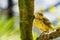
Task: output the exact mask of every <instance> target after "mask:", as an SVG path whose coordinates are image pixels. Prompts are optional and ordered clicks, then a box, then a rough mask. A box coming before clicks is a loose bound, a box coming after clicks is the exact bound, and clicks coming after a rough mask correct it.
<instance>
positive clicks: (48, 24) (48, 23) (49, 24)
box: [43, 17, 51, 27]
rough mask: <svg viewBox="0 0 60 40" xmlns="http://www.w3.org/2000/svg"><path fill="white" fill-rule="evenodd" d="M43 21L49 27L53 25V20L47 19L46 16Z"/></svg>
mask: <svg viewBox="0 0 60 40" xmlns="http://www.w3.org/2000/svg"><path fill="white" fill-rule="evenodd" d="M43 22H44V24H45V25H47V26H48V27H50V26H51V22H50V21H49V19H47V18H46V17H44V18H43Z"/></svg>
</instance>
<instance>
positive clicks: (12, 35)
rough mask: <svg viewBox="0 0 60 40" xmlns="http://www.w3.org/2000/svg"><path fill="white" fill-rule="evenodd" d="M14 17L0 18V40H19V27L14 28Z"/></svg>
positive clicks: (5, 16)
mask: <svg viewBox="0 0 60 40" xmlns="http://www.w3.org/2000/svg"><path fill="white" fill-rule="evenodd" d="M14 23H15V16H14V17H12V18H10V19H7V15H1V16H0V40H20V30H19V27H18V26H17V27H14Z"/></svg>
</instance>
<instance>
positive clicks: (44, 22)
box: [33, 10, 54, 33]
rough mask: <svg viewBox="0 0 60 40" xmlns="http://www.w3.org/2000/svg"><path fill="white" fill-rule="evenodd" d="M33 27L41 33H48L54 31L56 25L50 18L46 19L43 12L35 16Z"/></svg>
mask: <svg viewBox="0 0 60 40" xmlns="http://www.w3.org/2000/svg"><path fill="white" fill-rule="evenodd" d="M34 16H35V18H34V20H33V25H34V26H36V28H38V29H39V30H40V31H41V32H45V33H48V32H49V31H50V30H52V31H53V30H54V25H52V23H51V22H50V21H49V19H48V18H46V17H44V15H43V10H41V11H40V12H37V13H35V14H34Z"/></svg>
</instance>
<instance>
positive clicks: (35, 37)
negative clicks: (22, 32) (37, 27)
mask: <svg viewBox="0 0 60 40" xmlns="http://www.w3.org/2000/svg"><path fill="white" fill-rule="evenodd" d="M33 37H34V40H36V39H37V38H38V33H37V32H35V33H34V36H33Z"/></svg>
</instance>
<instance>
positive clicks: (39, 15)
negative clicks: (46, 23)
mask: <svg viewBox="0 0 60 40" xmlns="http://www.w3.org/2000/svg"><path fill="white" fill-rule="evenodd" d="M35 18H38V19H42V18H43V14H42V13H39V12H38V13H36V14H35Z"/></svg>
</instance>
